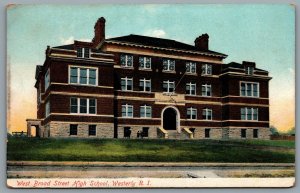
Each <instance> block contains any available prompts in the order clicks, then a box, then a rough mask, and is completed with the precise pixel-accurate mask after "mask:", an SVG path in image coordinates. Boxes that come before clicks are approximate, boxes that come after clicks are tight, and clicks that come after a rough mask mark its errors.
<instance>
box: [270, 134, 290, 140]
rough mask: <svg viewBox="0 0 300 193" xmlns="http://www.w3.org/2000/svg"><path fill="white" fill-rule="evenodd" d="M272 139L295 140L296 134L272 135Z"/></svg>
mask: <svg viewBox="0 0 300 193" xmlns="http://www.w3.org/2000/svg"><path fill="white" fill-rule="evenodd" d="M271 140H287V141H295V136H292V135H271Z"/></svg>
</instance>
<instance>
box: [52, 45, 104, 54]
mask: <svg viewBox="0 0 300 193" xmlns="http://www.w3.org/2000/svg"><path fill="white" fill-rule="evenodd" d="M83 47H84V46H83ZM52 48H56V49H62V50H76V46H75V44H67V45H62V46H55V47H52ZM91 50H92V52H95V53H105V52H102V51H101V50H97V49H94V48H92V49H91Z"/></svg>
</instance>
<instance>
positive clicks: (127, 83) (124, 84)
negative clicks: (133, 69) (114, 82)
mask: <svg viewBox="0 0 300 193" xmlns="http://www.w3.org/2000/svg"><path fill="white" fill-rule="evenodd" d="M132 84H133V79H132V78H128V77H125V78H121V89H122V90H124V91H129V90H133V86H132Z"/></svg>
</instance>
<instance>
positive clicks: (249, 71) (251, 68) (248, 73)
mask: <svg viewBox="0 0 300 193" xmlns="http://www.w3.org/2000/svg"><path fill="white" fill-rule="evenodd" d="M253 71H254V68H253V67H252V66H247V67H246V68H245V72H246V74H247V75H253Z"/></svg>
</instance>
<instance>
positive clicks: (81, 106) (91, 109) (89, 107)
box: [70, 98, 96, 114]
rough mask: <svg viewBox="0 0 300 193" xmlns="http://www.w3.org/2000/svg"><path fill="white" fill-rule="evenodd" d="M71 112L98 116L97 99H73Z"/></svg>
mask: <svg viewBox="0 0 300 193" xmlns="http://www.w3.org/2000/svg"><path fill="white" fill-rule="evenodd" d="M70 103H71V105H70V112H71V113H77V114H96V99H87V98H71V102H70Z"/></svg>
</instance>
